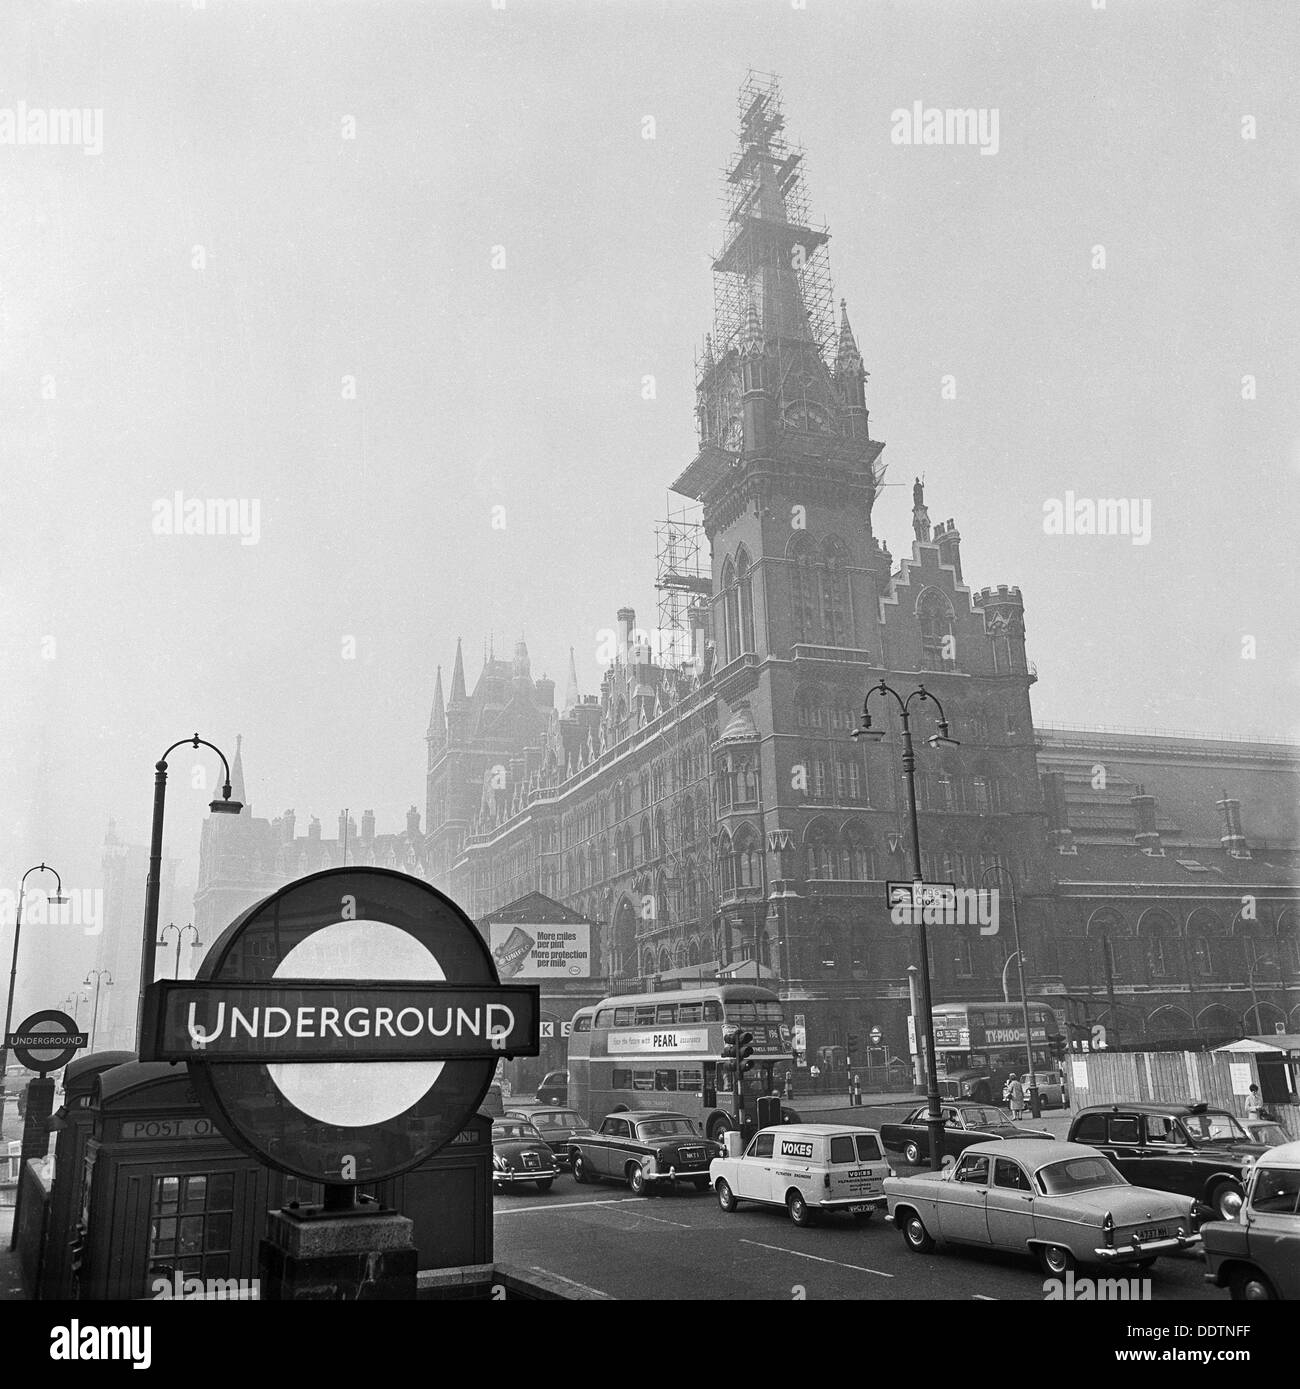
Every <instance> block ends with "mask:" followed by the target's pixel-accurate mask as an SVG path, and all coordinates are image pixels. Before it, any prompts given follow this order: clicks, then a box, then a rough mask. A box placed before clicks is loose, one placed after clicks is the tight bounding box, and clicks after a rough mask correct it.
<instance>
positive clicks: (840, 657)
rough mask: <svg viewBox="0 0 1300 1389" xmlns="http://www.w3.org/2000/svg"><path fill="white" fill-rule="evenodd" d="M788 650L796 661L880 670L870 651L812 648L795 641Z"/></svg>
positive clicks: (852, 648) (834, 647)
mask: <svg viewBox="0 0 1300 1389" xmlns="http://www.w3.org/2000/svg"><path fill="white" fill-rule="evenodd" d="M790 649H791V650H792V651H793V652H794V658H795V660H796V661H839V662H841V663H842V664H845V665H852V666H872V667H874V668H876V669H880V668H881V667H880V662H879V661H878V660H877V659H876V658H875V656H874V655H873V654H872V653H871V652H870V651H862V650H860V649H859V648H858V647H855V646H814V645H812V644H811V643H809V642H802V641H797V642H795V643H794V644H793V645H792V646H791V648H790Z"/></svg>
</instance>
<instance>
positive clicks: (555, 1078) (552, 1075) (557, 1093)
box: [537, 1071, 569, 1104]
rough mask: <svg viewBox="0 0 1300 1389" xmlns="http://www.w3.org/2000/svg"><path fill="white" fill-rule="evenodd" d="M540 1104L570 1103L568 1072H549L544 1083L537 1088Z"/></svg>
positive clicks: (543, 1080) (544, 1078)
mask: <svg viewBox="0 0 1300 1389" xmlns="http://www.w3.org/2000/svg"><path fill="white" fill-rule="evenodd" d="M537 1103H538V1104H568V1103H569V1073H568V1071H547V1073H546V1074H545V1075H544V1076H543V1077H542V1083H541V1084H540V1085H539V1086H538V1087H537Z"/></svg>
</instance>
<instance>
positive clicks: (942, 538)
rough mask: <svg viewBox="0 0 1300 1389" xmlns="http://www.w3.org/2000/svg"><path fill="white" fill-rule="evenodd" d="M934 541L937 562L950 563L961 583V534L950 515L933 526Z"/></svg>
mask: <svg viewBox="0 0 1300 1389" xmlns="http://www.w3.org/2000/svg"><path fill="white" fill-rule="evenodd" d="M934 543H935V544H936V545H938V547H939V563H940V564H948V565H951V566H952V568H953V569H954V570H955V572H956V575H957V582H958V583H961V581H962V579H961V536H960V535H959V534H958V533H957V526H956V523H955V522H954V521H953V519H952V517H949V518H948V520H946V521H940V522H939V524H938V525H937V526H935V528H934Z"/></svg>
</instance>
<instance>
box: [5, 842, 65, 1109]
mask: <svg viewBox="0 0 1300 1389" xmlns="http://www.w3.org/2000/svg"><path fill="white" fill-rule="evenodd" d="M33 873H54V895H53V896H52V897H50V898H48V899H47V900H48V901H49V902H50V904H51V905H52V906H56V907H61V906H63V904H64V903H65V902H67V900H68V899H67V898H66V897H65V896H64V895H63V879H62V878H60V877H59V875H58V873H57V872H55V870H54V869H53V868H51V867H50V866H49V864H48V863H38V864H35V865H33V866H32V867H31V868H29V869H28V870H27V872H26V873H24V874H23V877H22V881H21V882H20V883H19V884H18V899H17V901H16V902H15V904H14V953H13V959H12V961H11V962H10V965H9V1002H8V1003H7V1004H6V1005H5V1034H4V1036H3V1037H0V1133H3V1132H4V1123H5V1088H4V1078H5V1076H6V1075H7V1074H8V1071H9V1029H10V1028H11V1027H12V1026H13V1021H14V984H15V982H16V981H17V979H18V937H19V936H20V935H21V934H22V929H23V893H25V892H26V891H27V879H28V878H29V877H30V876H31V874H33Z"/></svg>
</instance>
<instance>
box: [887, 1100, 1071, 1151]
mask: <svg viewBox="0 0 1300 1389" xmlns="http://www.w3.org/2000/svg"><path fill="white" fill-rule="evenodd" d="M928 1112H929V1110H928V1108H927V1106H925V1105H923V1104H921V1105H917V1107H916V1108H915V1109H914V1110H913V1111H912V1112H911V1113H910V1114H909V1115H908V1116H907V1118H906V1119H904V1120H903V1121H902V1123H901V1124H881V1126H880V1141H881V1142H882V1143H883V1144H884V1145H885V1147H886V1148H887V1149H888V1150H889V1151H890V1152H891V1153H902V1155H903V1157H904V1159H905V1160H906V1161H907V1162H910V1163H912V1164H913V1166H919V1165H920V1164H921V1163H923V1162H928V1161H929V1158H930V1130H929V1126H928V1125H927V1124H926V1122H925V1116H926V1114H927V1113H928ZM939 1113H940V1114H942V1115H943V1133H942V1134H941V1144H940V1149H939V1151H940V1152H941V1153H942V1155H943V1156H944V1157H953V1158H955V1157H956V1156H957V1155H958V1154H959V1153H962V1152H964V1151H965V1150H966V1149H967V1148H969V1147H970V1146H971V1144H972V1143H988V1142H990V1141H991V1140H992V1139H996V1138H1051V1137H1052V1135H1051V1134H1050V1133H1047V1132H1046V1131H1045V1130H1043V1129H1027V1128H1023V1127H1022V1126H1021V1125H1019V1124H1014V1123H1012V1121H1011V1116H1010V1115H1009V1114H1008V1113H1007V1112H1006V1110H1004V1109H994V1108H993V1106H992V1105H988V1104H951V1103H943V1104H941V1105H940V1106H939Z"/></svg>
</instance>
